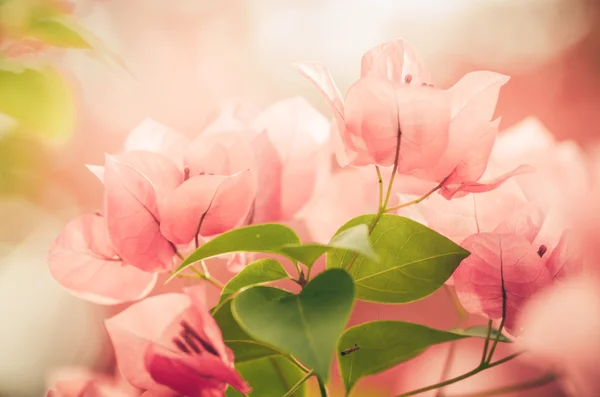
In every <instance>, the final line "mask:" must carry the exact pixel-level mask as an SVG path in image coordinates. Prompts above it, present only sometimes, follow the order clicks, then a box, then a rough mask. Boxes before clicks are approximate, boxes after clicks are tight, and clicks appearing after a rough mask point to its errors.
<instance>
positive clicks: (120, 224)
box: [104, 152, 182, 271]
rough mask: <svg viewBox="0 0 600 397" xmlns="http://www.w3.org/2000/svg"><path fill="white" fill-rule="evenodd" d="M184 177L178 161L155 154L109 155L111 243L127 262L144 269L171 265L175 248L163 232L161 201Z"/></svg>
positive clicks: (107, 197)
mask: <svg viewBox="0 0 600 397" xmlns="http://www.w3.org/2000/svg"><path fill="white" fill-rule="evenodd" d="M159 159H164V160H165V161H163V162H161V161H157V160H159ZM133 160H135V161H133ZM171 167H173V168H171ZM181 178H182V175H181V173H180V172H179V171H178V170H177V168H176V166H175V164H174V163H172V162H169V160H168V159H167V158H165V157H163V156H161V155H159V154H156V153H151V152H131V153H128V156H127V157H125V156H122V157H120V158H113V157H109V156H107V159H106V172H105V176H104V185H105V198H104V204H105V209H106V222H107V227H108V233H109V236H110V239H111V242H112V244H113V246H114V247H115V250H116V251H117V252H118V253H119V255H120V256H121V258H122V259H123V261H124V262H126V263H129V264H131V265H133V266H136V267H138V268H140V269H142V270H144V271H162V270H166V269H167V268H169V266H170V264H171V262H172V258H173V255H174V247H173V245H172V244H171V243H170V242H169V241H168V240H167V239H166V238H165V237H164V236H163V235H162V234H161V233H160V215H159V202H158V200H159V198H162V197H164V195H165V194H166V192H168V191H170V190H171V189H172V188H174V187H175V186H176V185H177V184H178V183H180V181H181Z"/></svg>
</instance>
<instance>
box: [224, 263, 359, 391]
mask: <svg viewBox="0 0 600 397" xmlns="http://www.w3.org/2000/svg"><path fill="white" fill-rule="evenodd" d="M353 303H354V285H353V283H352V279H351V278H350V276H349V275H348V273H346V272H345V271H343V270H341V269H332V270H327V271H325V272H323V273H321V274H319V275H318V276H317V277H315V278H314V279H313V280H311V281H310V282H309V283H308V284H307V285H306V286H305V287H304V289H303V290H302V291H301V292H300V294H298V295H295V294H292V293H290V292H288V291H283V290H281V289H278V288H273V287H263V286H258V287H251V288H248V289H247V290H245V291H243V292H241V293H240V294H239V295H238V296H237V297H235V298H234V299H233V305H232V310H233V315H234V317H235V318H236V319H237V320H238V323H239V324H240V326H241V327H242V328H244V329H245V330H246V331H247V332H248V334H250V335H251V336H253V337H254V338H255V339H256V340H259V341H263V342H265V343H268V344H270V345H272V346H274V347H275V348H276V349H277V350H280V351H282V352H285V353H289V354H292V355H293V356H294V357H296V358H297V359H299V360H300V361H301V362H302V363H304V364H305V365H306V366H307V367H309V368H312V369H313V370H314V371H315V373H316V374H317V375H318V376H319V377H320V378H321V379H323V380H324V381H327V379H328V378H329V369H330V367H331V362H332V360H333V353H334V350H335V344H336V341H337V339H338V336H339V335H340V334H341V332H342V331H343V330H344V326H345V325H346V323H347V321H348V317H349V316H350V312H351V310H352V305H353Z"/></svg>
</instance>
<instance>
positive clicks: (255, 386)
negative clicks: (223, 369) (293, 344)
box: [226, 356, 306, 397]
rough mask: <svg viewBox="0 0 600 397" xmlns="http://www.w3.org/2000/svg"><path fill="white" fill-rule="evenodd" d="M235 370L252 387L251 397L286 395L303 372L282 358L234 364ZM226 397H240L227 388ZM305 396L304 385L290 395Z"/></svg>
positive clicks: (276, 357)
mask: <svg viewBox="0 0 600 397" xmlns="http://www.w3.org/2000/svg"><path fill="white" fill-rule="evenodd" d="M235 369H236V370H237V371H238V372H239V373H240V375H242V377H243V378H244V379H245V380H246V381H247V382H248V383H249V384H250V387H252V392H251V393H250V394H249V395H250V396H251V397H254V396H256V397H281V396H283V395H285V393H287V391H288V390H290V389H291V388H292V386H293V385H294V384H296V383H297V382H298V381H299V380H300V379H302V377H303V376H304V372H302V371H301V370H300V368H298V367H297V366H296V365H295V364H293V363H292V362H291V361H290V360H288V359H287V358H285V357H283V356H272V357H265V358H259V359H258V360H252V361H246V362H244V363H241V364H236V365H235ZM226 395H227V397H238V396H242V394H240V393H239V392H238V391H237V390H235V389H233V388H231V387H229V388H228V389H227V392H226ZM305 395H306V384H303V385H302V386H301V387H300V388H299V389H298V390H296V392H295V393H294V394H293V395H292V396H294V397H303V396H305Z"/></svg>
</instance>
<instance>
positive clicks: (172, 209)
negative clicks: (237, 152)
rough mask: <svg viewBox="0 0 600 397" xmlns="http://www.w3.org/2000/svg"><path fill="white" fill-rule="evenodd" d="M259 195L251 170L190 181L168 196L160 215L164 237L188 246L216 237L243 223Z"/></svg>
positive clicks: (199, 176)
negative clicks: (256, 196) (206, 238)
mask: <svg viewBox="0 0 600 397" xmlns="http://www.w3.org/2000/svg"><path fill="white" fill-rule="evenodd" d="M255 194H256V181H255V179H254V176H253V175H252V174H251V173H250V171H249V170H246V171H242V172H240V173H238V174H235V175H232V176H220V175H198V176H194V177H191V178H190V179H188V180H186V181H185V182H183V184H181V185H180V186H179V187H177V188H176V189H175V190H173V192H172V193H171V194H169V195H168V196H167V198H166V200H165V202H164V205H163V209H162V211H161V223H160V230H161V232H162V235H164V236H165V237H166V238H168V239H169V241H171V242H173V243H175V244H187V243H189V242H191V241H193V240H194V238H195V237H196V236H198V235H201V236H205V237H208V236H213V235H215V234H219V233H223V232H225V231H227V230H230V229H232V228H234V227H236V226H237V225H239V224H240V223H242V222H243V221H244V220H245V219H246V217H247V215H248V211H249V210H250V207H251V206H252V202H253V201H254V197H255Z"/></svg>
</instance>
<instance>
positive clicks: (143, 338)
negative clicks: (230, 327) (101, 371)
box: [106, 285, 250, 397]
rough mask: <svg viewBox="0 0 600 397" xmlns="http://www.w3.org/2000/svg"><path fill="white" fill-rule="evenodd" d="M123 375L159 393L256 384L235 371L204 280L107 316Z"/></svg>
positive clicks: (203, 392)
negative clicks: (211, 314)
mask: <svg viewBox="0 0 600 397" xmlns="http://www.w3.org/2000/svg"><path fill="white" fill-rule="evenodd" d="M106 329H107V330H108V333H109V336H110V338H111V340H112V343H113V345H114V347H115V353H116V358H117V364H118V366H119V368H120V370H121V372H122V374H123V376H124V377H125V378H126V379H127V380H128V381H129V382H131V384H133V385H134V386H136V387H139V388H141V389H144V390H148V391H149V392H150V393H152V395H155V396H175V395H177V394H180V395H185V396H191V397H194V396H198V397H205V396H224V391H225V389H226V388H227V385H228V384H230V385H231V386H233V387H234V388H235V389H237V390H239V391H240V392H242V393H249V392H250V388H249V386H248V385H247V383H246V382H245V381H244V380H243V379H242V378H241V376H240V375H239V374H238V373H237V372H236V371H235V369H234V366H233V362H234V357H233V353H232V352H231V350H230V349H229V348H228V347H226V346H225V344H224V343H223V339H222V336H221V331H220V329H219V328H218V326H217V324H216V322H215V320H214V319H213V318H212V317H211V316H210V314H209V311H208V307H207V304H206V298H205V290H204V286H202V285H199V286H195V287H191V288H188V289H185V290H184V293H183V294H164V295H158V296H154V297H151V298H147V299H145V300H143V301H140V302H138V303H136V304H134V305H132V306H130V307H129V308H127V309H126V310H124V311H123V312H121V313H119V314H118V315H116V316H114V317H112V318H110V319H108V320H106Z"/></svg>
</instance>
